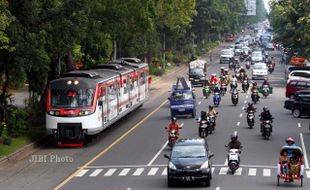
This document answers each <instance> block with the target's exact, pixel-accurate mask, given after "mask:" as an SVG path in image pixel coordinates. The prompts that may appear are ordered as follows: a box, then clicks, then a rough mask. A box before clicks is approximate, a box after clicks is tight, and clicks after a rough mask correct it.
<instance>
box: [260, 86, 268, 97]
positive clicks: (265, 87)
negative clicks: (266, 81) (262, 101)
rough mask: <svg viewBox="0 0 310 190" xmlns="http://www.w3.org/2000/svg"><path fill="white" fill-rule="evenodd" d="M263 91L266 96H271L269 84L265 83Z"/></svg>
mask: <svg viewBox="0 0 310 190" xmlns="http://www.w3.org/2000/svg"><path fill="white" fill-rule="evenodd" d="M262 89H263V90H262V91H263V96H264V97H265V98H267V97H268V96H269V86H268V85H264V86H263V87H262Z"/></svg>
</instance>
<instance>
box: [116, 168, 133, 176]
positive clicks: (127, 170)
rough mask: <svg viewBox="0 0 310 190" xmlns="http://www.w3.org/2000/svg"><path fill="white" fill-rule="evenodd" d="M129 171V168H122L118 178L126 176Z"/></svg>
mask: <svg viewBox="0 0 310 190" xmlns="http://www.w3.org/2000/svg"><path fill="white" fill-rule="evenodd" d="M129 171H130V168H124V169H123V170H122V171H121V172H120V173H119V174H118V176H126V175H127V174H128V172H129Z"/></svg>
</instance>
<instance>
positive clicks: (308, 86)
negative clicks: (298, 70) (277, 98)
mask: <svg viewBox="0 0 310 190" xmlns="http://www.w3.org/2000/svg"><path fill="white" fill-rule="evenodd" d="M298 90H310V80H290V81H289V82H288V83H287V85H286V93H285V95H286V97H291V96H293V95H294V94H295V92H296V91H298Z"/></svg>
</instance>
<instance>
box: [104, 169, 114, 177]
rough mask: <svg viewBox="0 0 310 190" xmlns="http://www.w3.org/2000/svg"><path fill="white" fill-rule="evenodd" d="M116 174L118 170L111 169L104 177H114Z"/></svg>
mask: <svg viewBox="0 0 310 190" xmlns="http://www.w3.org/2000/svg"><path fill="white" fill-rule="evenodd" d="M115 172H116V169H114V168H112V169H109V170H108V171H107V172H106V173H105V174H104V176H112V175H113V174H114V173H115Z"/></svg>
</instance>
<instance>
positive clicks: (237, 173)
mask: <svg viewBox="0 0 310 190" xmlns="http://www.w3.org/2000/svg"><path fill="white" fill-rule="evenodd" d="M241 174H242V168H238V169H237V170H236V171H235V173H234V175H241Z"/></svg>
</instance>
